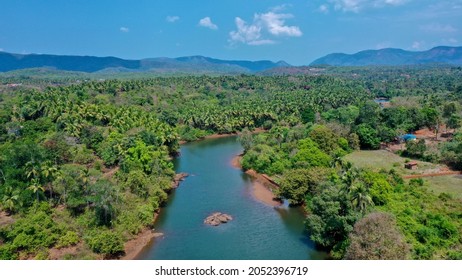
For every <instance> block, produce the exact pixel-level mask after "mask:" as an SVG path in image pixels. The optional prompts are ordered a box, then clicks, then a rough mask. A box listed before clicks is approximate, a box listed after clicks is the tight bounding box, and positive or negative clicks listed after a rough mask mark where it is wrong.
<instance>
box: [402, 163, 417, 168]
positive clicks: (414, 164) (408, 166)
mask: <svg viewBox="0 0 462 280" xmlns="http://www.w3.org/2000/svg"><path fill="white" fill-rule="evenodd" d="M404 167H405V168H407V169H411V170H415V169H417V162H416V161H410V162H408V163H405V164H404Z"/></svg>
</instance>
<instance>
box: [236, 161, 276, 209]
mask: <svg viewBox="0 0 462 280" xmlns="http://www.w3.org/2000/svg"><path fill="white" fill-rule="evenodd" d="M241 158H242V155H237V156H235V157H233V159H232V160H231V165H232V166H233V167H234V168H239V169H241V168H242V166H241V163H240V161H241ZM245 173H246V174H248V175H250V176H251V177H252V178H253V180H252V195H253V196H254V197H255V199H257V200H258V201H260V202H263V203H264V204H266V205H269V206H281V205H282V202H281V201H280V200H279V199H277V197H276V196H275V195H274V193H273V191H272V190H274V189H276V188H278V187H279V186H278V185H277V184H276V183H275V182H273V181H272V180H271V179H270V178H269V177H268V176H267V175H265V174H259V173H257V172H256V171H255V170H253V169H250V170H247V171H245Z"/></svg>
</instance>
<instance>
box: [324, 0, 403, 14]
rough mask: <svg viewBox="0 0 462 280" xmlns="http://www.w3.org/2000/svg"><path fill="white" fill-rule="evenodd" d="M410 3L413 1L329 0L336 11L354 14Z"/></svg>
mask: <svg viewBox="0 0 462 280" xmlns="http://www.w3.org/2000/svg"><path fill="white" fill-rule="evenodd" d="M409 1H411V0H329V2H330V3H331V4H332V5H333V6H334V9H335V10H341V11H344V12H354V13H359V12H360V11H361V10H363V9H366V8H371V7H374V8H382V7H385V6H399V5H403V4H405V3H406V2H409ZM324 6H326V5H324Z"/></svg>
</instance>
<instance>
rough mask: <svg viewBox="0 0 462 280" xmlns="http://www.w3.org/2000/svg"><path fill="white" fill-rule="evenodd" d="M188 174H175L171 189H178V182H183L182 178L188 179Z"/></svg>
mask: <svg viewBox="0 0 462 280" xmlns="http://www.w3.org/2000/svg"><path fill="white" fill-rule="evenodd" d="M188 176H189V174H188V173H178V174H175V177H174V178H173V182H172V188H173V189H176V188H178V186H179V185H180V182H181V181H184V178H186V177H188Z"/></svg>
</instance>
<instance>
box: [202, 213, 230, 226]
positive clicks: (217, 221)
mask: <svg viewBox="0 0 462 280" xmlns="http://www.w3.org/2000/svg"><path fill="white" fill-rule="evenodd" d="M232 219H233V217H231V216H230V215H228V214H223V213H221V212H215V213H213V214H212V215H210V216H208V217H207V218H205V220H204V224H207V225H211V226H218V225H221V224H223V223H227V222H228V221H231V220H232Z"/></svg>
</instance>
